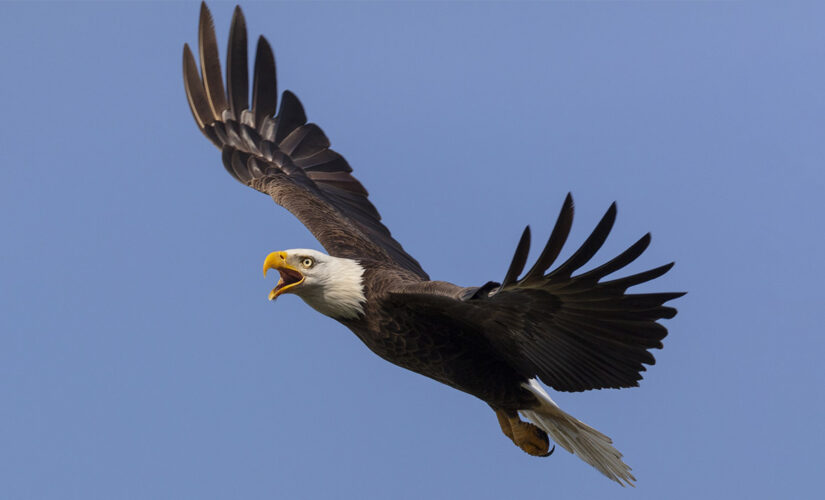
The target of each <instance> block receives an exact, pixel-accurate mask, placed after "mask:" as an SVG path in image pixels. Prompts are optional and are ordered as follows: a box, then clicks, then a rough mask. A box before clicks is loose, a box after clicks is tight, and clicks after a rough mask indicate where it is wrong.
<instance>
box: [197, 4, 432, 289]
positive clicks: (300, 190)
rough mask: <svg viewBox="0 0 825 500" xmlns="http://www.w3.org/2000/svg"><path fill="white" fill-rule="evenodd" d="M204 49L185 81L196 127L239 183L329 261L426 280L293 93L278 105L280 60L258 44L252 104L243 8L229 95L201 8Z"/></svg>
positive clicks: (233, 35) (230, 62) (233, 42)
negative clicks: (361, 261)
mask: <svg viewBox="0 0 825 500" xmlns="http://www.w3.org/2000/svg"><path fill="white" fill-rule="evenodd" d="M198 44H199V56H200V66H201V71H200V72H199V71H198V67H197V64H196V63H195V58H194V56H193V55H192V51H191V50H190V49H189V46H188V45H184V48H183V82H184V87H185V89H186V96H187V98H188V100H189V106H190V108H191V110H192V114H193V115H194V117H195V121H196V122H197V124H198V127H200V129H201V131H202V132H203V133H204V135H206V137H207V138H209V140H210V141H212V143H213V144H215V145H216V146H217V147H218V148H219V149H221V151H222V153H223V154H222V157H223V164H224V166H225V167H226V170H227V171H228V172H229V173H230V174H231V175H232V177H234V178H235V179H237V180H238V181H240V182H242V183H244V184H246V185H248V186H250V187H253V188H255V189H257V190H259V191H261V192H263V193H266V194H269V195H270V196H272V198H273V199H274V200H275V202H277V203H278V204H279V205H281V206H283V207H284V208H286V209H287V210H289V211H290V212H292V213H293V214H294V215H295V216H296V217H298V219H299V220H300V221H301V222H302V223H303V224H304V225H305V226H306V227H307V228H308V229H309V230H310V231H311V232H312V234H313V235H314V236H315V237H316V238H317V239H318V241H319V242H320V243H321V244H322V245H323V246H324V248H325V249H326V250H327V252H329V253H330V255H334V256H338V257H348V258H369V259H373V260H379V261H384V262H391V263H394V264H396V265H398V266H400V267H403V268H405V269H407V270H409V271H411V272H413V273H415V274H416V275H418V276H419V277H421V278H422V279H427V274H426V273H425V272H424V271H423V270H422V269H421V266H420V265H419V264H418V262H417V261H416V260H415V259H414V258H412V257H410V256H409V255H408V254H407V253H406V252H405V251H404V249H403V248H402V247H401V245H400V244H399V243H398V242H397V241H395V240H394V239H393V237H392V235H391V234H390V231H389V230H388V229H387V228H386V227H385V226H384V225H383V224H381V216H380V215H379V214H378V211H377V210H376V209H375V207H374V206H373V205H372V203H370V201H369V199H368V198H367V191H366V189H364V187H363V186H362V185H361V183H360V182H358V180H357V179H355V177H353V176H352V175H351V172H352V168H350V166H349V164H347V162H346V160H344V158H343V157H342V156H341V155H339V154H338V153H336V152H335V151H333V150H331V149H329V146H330V143H329V140H328V139H327V137H326V135H324V132H323V131H322V130H321V129H320V128H319V127H318V126H317V125H315V124H313V123H307V118H306V115H305V114H304V109H303V107H302V106H301V102H300V101H299V100H298V98H297V97H295V95H294V94H292V93H291V92H289V91H285V92H284V93H283V95H282V96H281V106H280V109H278V114H277V116H276V115H275V111H276V107H277V95H278V90H277V82H276V75H275V59H274V57H273V55H272V49H271V48H270V46H269V44H268V43H267V41H266V40H265V39H264V38H263V37H260V38H259V39H258V46H257V53H256V56H255V69H254V76H253V83H252V106H251V107H250V106H249V71H248V67H247V53H246V51H247V38H246V23H245V21H244V17H243V13H242V12H241V9H240V8H239V7H237V8H236V9H235V14H234V16H233V18H232V28H231V30H230V33H229V48H228V50H227V69H226V91H224V82H223V78H222V76H221V63H220V58H219V56H218V46H217V42H216V39H215V30H214V27H213V22H212V16H211V14H210V13H209V9H207V7H206V4H201V13H200V24H199V27H198Z"/></svg>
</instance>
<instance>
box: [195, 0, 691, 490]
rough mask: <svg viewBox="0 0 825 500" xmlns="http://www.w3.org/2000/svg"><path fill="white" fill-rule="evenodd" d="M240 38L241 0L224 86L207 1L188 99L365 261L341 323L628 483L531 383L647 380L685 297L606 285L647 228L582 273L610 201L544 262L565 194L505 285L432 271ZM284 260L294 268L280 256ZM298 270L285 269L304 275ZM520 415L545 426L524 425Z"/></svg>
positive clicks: (304, 215)
mask: <svg viewBox="0 0 825 500" xmlns="http://www.w3.org/2000/svg"><path fill="white" fill-rule="evenodd" d="M246 45H247V39H246V27H245V22H244V19H243V15H242V13H241V11H240V9H239V8H237V9H236V10H235V15H234V17H233V21H232V29H231V31H230V40H229V49H228V61H227V80H226V85H227V88H226V91H224V86H223V79H222V76H221V70H220V61H219V58H218V50H217V44H216V39H215V34H214V30H213V27H212V19H211V16H210V14H209V11H208V9H207V8H206V6H205V5H202V8H201V19H200V27H199V49H200V50H199V56H200V57H199V59H200V66H201V71H200V72H199V71H198V68H197V64H196V63H195V58H194V57H193V55H192V53H191V51H190V50H189V47H188V46H185V48H184V65H183V68H184V84H185V88H186V93H187V97H188V99H189V104H190V107H191V109H192V113H193V115H194V117H195V120H196V122H197V123H198V125H199V127H200V129H201V130H202V131H203V133H204V134H205V135H206V136H207V137H208V138H209V139H210V140H211V141H212V142H213V143H214V144H215V145H216V146H217V147H218V148H220V149H221V151H222V158H223V163H224V166H225V167H226V169H227V171H228V172H229V173H230V174H231V175H232V176H233V177H234V178H235V179H237V180H238V181H240V182H242V183H244V184H246V185H248V186H250V187H252V188H254V189H256V190H258V191H261V192H263V193H266V194H268V195H270V196H271V197H272V198H273V199H274V201H275V202H276V203H278V204H279V205H281V206H283V207H285V208H286V209H287V210H289V211H290V212H292V213H293V214H294V215H295V216H296V217H297V218H298V219H299V220H300V221H301V222H302V223H303V224H304V225H305V226H306V227H307V228H308V229H309V230H310V231H311V232H312V234H313V235H314V236H315V237H316V238H317V239H318V241H319V242H320V243H321V244H322V245H323V246H324V248H325V249H326V250H327V252H329V255H330V256H333V257H336V258H342V259H349V260H352V261H354V262H357V264H358V265H359V266H360V268H363V275H362V276H361V285H362V286H363V295H364V301H363V304H362V309H359V311H358V314H357V315H353V316H352V317H345V318H344V317H342V318H337V319H339V321H341V323H343V324H344V325H346V326H347V327H349V328H350V329H351V330H352V331H353V332H354V333H355V334H356V335H357V336H358V337H359V338H360V339H361V340H362V341H363V342H364V343H365V344H366V345H367V346H368V347H369V348H370V349H371V350H372V351H373V352H375V353H376V354H377V355H379V356H381V357H382V358H384V359H386V360H387V361H390V362H391V363H394V364H396V365H399V366H401V367H404V368H407V369H409V370H412V371H414V372H417V373H420V374H422V375H425V376H427V377H430V378H433V379H435V380H437V381H439V382H442V383H444V384H447V385H449V386H451V387H454V388H456V389H459V390H461V391H464V392H467V393H469V394H472V395H474V396H476V397H478V398H480V399H482V400H484V401H486V402H487V403H488V404H489V405H490V406H491V407H493V409H494V410H496V413H497V416H498V418H499V422H500V424H501V427H502V430H503V431H504V433H505V434H507V435H508V437H510V438H511V439H513V441H514V442H515V443H516V444H517V445H519V446H520V447H522V449H524V450H525V451H528V452H529V453H531V454H536V455H540V454H545V453H546V452H547V443H546V441H547V435H546V434H545V433H547V434H550V435H551V437H553V439H554V440H556V441H557V442H558V443H559V444H560V445H562V446H564V447H565V448H566V449H568V450H569V451H571V452H574V453H576V454H577V455H579V456H580V457H581V458H583V459H584V460H585V461H587V462H588V463H590V464H591V465H594V466H595V467H596V468H598V469H599V470H600V471H602V472H603V473H604V474H606V475H607V476H608V477H610V478H611V479H614V480H616V481H617V482H619V483H620V484H621V483H622V482H625V483H630V482H631V481H632V480H633V479H634V478H633V476H632V475H631V474H630V472H629V470H630V468H629V467H627V466H626V465H625V464H624V463H623V462H622V461H621V454H620V453H618V451H616V450H615V448H613V447H612V446H610V440H609V438H607V437H606V436H604V435H602V434H601V433H599V432H598V431H595V430H594V429H592V428H590V427H588V426H586V425H585V424H583V423H581V422H579V421H578V420H576V419H574V418H573V417H570V416H569V415H567V414H566V413H564V412H563V411H561V410H560V409H558V406H557V405H555V403H553V402H552V400H551V399H550V398H549V396H547V394H546V393H545V392H544V390H543V389H541V388H540V386H539V385H538V382H536V378H538V379H541V380H542V381H543V382H544V383H546V384H547V385H549V386H551V387H553V388H554V389H557V390H560V391H583V390H587V389H600V388H608V387H612V388H619V387H631V386H635V385H638V381H639V380H640V379H641V375H640V372H641V371H644V366H643V364H653V363H654V358H653V356H652V355H651V354H650V352H649V351H648V350H649V349H652V348H660V347H661V346H662V344H661V341H662V339H663V338H664V337H665V336H666V335H667V330H666V329H665V328H664V327H663V326H662V325H660V324H659V323H657V321H658V320H660V319H664V318H672V317H673V316H674V315H675V314H676V310H675V309H673V308H671V307H667V306H664V305H663V304H664V303H665V302H667V301H669V300H671V299H674V298H676V297H678V296H680V295H681V294H680V293H652V294H627V293H626V290H627V288H628V287H631V286H634V285H637V284H640V283H644V282H647V281H649V280H652V279H654V278H656V277H658V276H661V275H662V274H664V273H665V272H667V271H668V270H669V269H670V267H671V266H672V264H668V265H665V266H661V267H658V268H655V269H652V270H650V271H646V272H642V273H638V274H635V275H632V276H628V277H624V278H619V279H614V280H610V281H601V280H602V279H604V278H605V277H606V276H607V275H609V274H611V273H613V272H615V271H618V270H620V269H621V268H623V267H624V266H626V265H627V264H629V263H630V262H632V261H633V260H634V259H636V258H637V257H638V256H639V255H641V254H642V252H643V251H644V250H645V248H647V246H648V244H649V243H650V236H649V235H645V236H644V237H642V238H641V239H640V240H639V241H638V242H636V243H635V244H634V245H632V246H631V247H630V248H628V249H627V250H626V251H625V252H623V253H622V254H620V255H619V256H617V257H616V258H614V259H612V260H610V261H609V262H607V263H605V264H603V265H601V266H599V267H596V268H595V269H592V270H590V271H587V272H584V273H581V274H578V275H576V276H574V275H573V274H574V273H575V272H577V271H578V270H579V269H580V268H581V267H582V266H584V265H585V264H586V263H587V262H588V261H589V260H590V259H591V258H592V257H593V255H594V254H595V253H596V251H597V250H598V249H599V248H600V247H601V246H602V244H603V243H604V241H605V239H606V238H607V235H608V233H609V232H610V229H611V227H612V225H613V222H614V220H615V216H616V207H615V204H614V205H611V207H610V209H609V210H608V211H607V213H606V214H605V216H604V217H603V218H602V220H601V221H600V222H599V224H598V225H597V226H596V228H595V229H594V231H593V233H592V234H591V235H590V237H588V238H587V240H586V241H585V242H584V243H583V244H582V246H581V247H580V248H579V249H578V250H577V251H576V252H575V253H574V254H573V255H572V256H571V257H570V258H569V259H567V260H566V261H565V262H563V263H562V264H560V265H559V266H558V267H556V268H555V269H553V270H550V267H551V266H552V265H553V263H554V261H555V260H556V258H557V257H558V255H559V253H560V251H561V248H562V245H563V244H564V243H565V241H566V240H567V237H568V234H569V231H570V227H571V225H572V220H573V201H572V198H571V197H570V196H569V195H568V197H567V199H565V201H564V204H563V206H562V209H561V212H560V214H559V216H558V220H557V222H556V225H555V228H554V230H553V232H552V234H551V236H550V238H549V240H548V242H547V244H546V246H545V248H544V250H543V251H542V253H541V254H540V256H539V257H538V258H537V260H536V262H535V264H534V265H533V266H532V267H531V268H530V269H529V270H528V271H527V272H526V273H524V272H523V270H524V267H525V263H526V261H527V251H528V249H529V246H530V245H529V242H530V232H529V228H528V229H526V230H525V232H524V234H523V236H522V239H521V241H520V242H519V244H518V247H517V250H516V252H515V255H514V257H513V260H512V263H511V265H510V268H509V270H508V272H507V274H506V276H505V277H504V279H503V281H502V282H501V283H493V282H489V283H487V284H486V285H484V286H481V287H470V288H463V287H459V286H457V285H453V284H451V283H446V282H439V281H430V280H429V277H428V276H427V274H426V273H425V272H424V271H423V269H422V268H421V266H420V265H419V264H418V262H417V261H416V260H415V259H414V258H412V257H411V256H409V255H408V254H407V253H406V252H405V251H404V249H403V248H402V247H401V245H400V244H399V243H398V242H396V241H395V240H394V239H393V238H392V236H391V235H390V232H389V231H388V230H387V229H386V227H384V225H383V224H382V223H381V220H380V215H379V214H378V211H377V210H376V209H375V207H373V205H372V204H371V203H370V201H369V200H368V198H367V192H366V190H365V189H364V188H363V186H362V185H361V184H360V183H359V182H358V181H357V180H356V179H355V178H354V177H353V176H352V175H351V171H352V169H351V168H350V167H349V165H348V164H347V162H346V160H344V158H343V157H341V155H339V154H338V153H336V152H334V151H332V150H331V149H329V146H330V143H329V140H328V139H327V138H326V136H325V135H324V133H323V132H322V131H321V129H320V128H319V127H318V126H317V125H314V124H311V123H310V124H308V123H307V119H306V115H305V113H304V110H303V107H302V106H301V103H300V102H299V101H298V99H297V98H296V97H295V96H294V95H293V94H292V93H291V92H289V91H286V92H284V93H283V95H282V97H281V105H280V108H278V109H277V111H278V113H277V115H276V114H275V112H276V108H277V106H276V103H277V85H276V76H275V62H274V58H273V55H272V50H271V49H270V47H269V45H268V43H267V42H266V40H265V39H263V38H260V39H259V40H258V46H257V54H256V59H255V67H254V78H253V91H252V103H251V106H250V103H249V76H248V74H249V73H248V67H247V54H246V51H247V47H246ZM279 255H284V259H283V262H284V263H283V266H287V264H286V260H285V259H286V254H285V253H281V254H279ZM279 258H280V257H279ZM284 269H286V267H284ZM289 269H291V271H290V276H293V277H294V276H300V273H298V274H297V275H296V273H297V271H296V270H295V269H293V268H289ZM287 285H290V286H292V285H294V287H293V288H295V287H297V286H299V285H300V283H299V282H295V283H287ZM276 291H277V289H276V290H274V291H273V293H274V294H275V296H277V293H276ZM278 293H280V292H278ZM519 411H520V412H522V414H523V415H525V416H527V417H528V418H530V420H532V421H533V422H534V423H535V426H534V425H532V424H527V423H524V422H521V421H520V420H519V419H518V412H519Z"/></svg>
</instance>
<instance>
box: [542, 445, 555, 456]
mask: <svg viewBox="0 0 825 500" xmlns="http://www.w3.org/2000/svg"><path fill="white" fill-rule="evenodd" d="M554 451H556V445H553V447H552V448H550V451H548V452H547V453H545V454H544V455H541V456H542V457H549V456H550V455H552V454H553V452H554Z"/></svg>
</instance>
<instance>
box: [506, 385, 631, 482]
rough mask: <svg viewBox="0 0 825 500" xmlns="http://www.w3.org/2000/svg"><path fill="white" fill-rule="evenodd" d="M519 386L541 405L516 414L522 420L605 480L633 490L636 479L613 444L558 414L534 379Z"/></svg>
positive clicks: (596, 432)
mask: <svg viewBox="0 0 825 500" xmlns="http://www.w3.org/2000/svg"><path fill="white" fill-rule="evenodd" d="M522 385H523V386H524V387H525V388H527V389H528V390H529V391H530V392H532V393H533V394H535V395H536V397H538V398H539V401H541V406H540V407H539V408H534V409H532V410H520V411H521V414H522V415H524V417H525V418H527V419H529V420H530V421H531V422H533V423H534V424H536V425H537V426H539V427H540V428H541V429H542V430H543V431H544V432H546V433H547V434H548V435H549V436H550V437H551V438H552V439H553V441H555V442H556V443H558V444H559V445H560V446H561V447H562V448H564V449H565V450H567V451H569V452H570V453H573V454H575V455H577V456H578V457H579V458H581V459H582V460H584V461H585V462H587V463H589V464H590V465H592V466H593V467H595V468H596V469H598V471H599V472H601V473H602V474H604V475H605V476H607V477H608V478H610V479H612V480H614V481H616V482H617V483H619V484H620V485H622V486H624V485H625V484H629V485H630V486H634V484H633V481H635V480H636V478H635V477H633V474H631V473H630V470H631V469H630V467H628V465H627V464H626V463H624V462H622V454H621V453H619V450H617V449H616V448H614V447H613V444H612V443H613V441H612V440H611V439H610V438H609V437H607V436H605V435H604V434H602V433H601V432H599V431H597V430H596V429H594V428H592V427H590V426H589V425H587V424H585V423H584V422H582V421H580V420H578V419H576V418H574V417H573V416H572V415H569V414H567V413H565V412H564V411H562V409H561V408H559V405H557V404H556V403H555V402H554V401H553V400H552V399H550V396H549V395H548V394H547V391H545V390H544V388H543V387H542V386H541V385H539V383H538V381H537V380H536V379H531V380H530V383H529V384H522Z"/></svg>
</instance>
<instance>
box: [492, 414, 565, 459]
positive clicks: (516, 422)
mask: <svg viewBox="0 0 825 500" xmlns="http://www.w3.org/2000/svg"><path fill="white" fill-rule="evenodd" d="M495 411H496V417H497V418H498V424H499V425H500V426H501V432H503V433H504V435H505V436H507V437H508V438H510V439H511V440H512V441H513V443H515V445H516V446H518V447H519V448H521V449H522V450H524V452H526V453H527V454H529V455H533V456H534V457H547V456H550V454H552V453H553V450H550V440H549V439H548V438H547V433H546V432H544V431H543V430H541V429H539V428H538V427H536V426H535V425H533V424H531V423H529V422H522V421H521V419H520V418H519V416H518V412H517V411H512V410H509V411H508V410H502V409H495ZM553 449H555V447H553Z"/></svg>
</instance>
